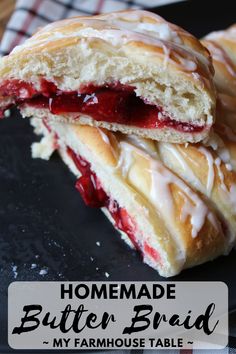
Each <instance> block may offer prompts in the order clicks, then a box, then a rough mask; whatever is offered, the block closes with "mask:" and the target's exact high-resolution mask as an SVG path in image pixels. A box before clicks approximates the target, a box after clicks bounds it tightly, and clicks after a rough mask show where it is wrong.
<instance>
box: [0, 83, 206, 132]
mask: <svg viewBox="0 0 236 354" xmlns="http://www.w3.org/2000/svg"><path fill="white" fill-rule="evenodd" d="M134 90H135V87H132V86H128V85H123V84H120V83H113V84H109V85H104V86H94V85H92V84H90V85H86V86H83V87H81V88H80V92H77V91H70V92H64V91H61V90H59V89H58V88H57V87H56V85H55V84H54V83H52V82H49V81H46V80H44V79H42V80H41V89H40V91H37V90H36V89H35V88H34V86H33V84H30V83H27V82H24V81H20V80H5V82H3V83H2V84H1V85H0V96H5V97H6V96H9V97H14V103H15V104H17V105H21V104H26V105H29V106H32V107H35V108H46V109H48V110H49V111H50V112H51V113H52V114H55V115H59V114H63V113H77V114H78V116H77V118H79V115H80V114H83V115H88V116H90V117H92V118H93V119H94V120H96V121H105V122H108V123H118V124H126V125H131V126H136V127H139V128H146V129H151V128H158V129H161V128H164V127H171V128H173V129H175V130H177V131H181V132H191V133H197V132H201V131H202V130H203V129H204V128H205V126H197V125H192V124H190V123H183V122H178V121H176V120H174V119H171V117H170V116H169V115H168V114H167V113H165V112H164V111H163V109H162V107H160V106H156V105H152V104H149V103H148V102H145V101H144V100H143V99H142V98H140V97H138V96H136V94H135V91H134ZM7 108H8V107H4V109H7ZM2 113H3V112H2ZM73 119H75V120H76V117H74V118H73Z"/></svg>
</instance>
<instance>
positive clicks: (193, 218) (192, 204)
mask: <svg viewBox="0 0 236 354" xmlns="http://www.w3.org/2000/svg"><path fill="white" fill-rule="evenodd" d="M120 147H121V155H120V159H119V161H118V166H119V168H121V170H122V174H123V176H124V177H126V176H127V173H128V171H129V169H130V167H131V166H132V163H133V157H132V153H133V151H136V152H137V153H139V154H141V155H143V156H144V157H145V158H148V160H149V161H150V168H149V169H148V171H149V173H150V175H151V190H150V198H151V200H152V202H153V204H154V205H155V206H156V208H157V209H158V211H159V212H160V213H161V214H162V215H163V216H164V218H165V219H167V220H169V223H170V225H171V224H173V220H174V219H175V217H174V216H173V213H174V202H173V197H172V194H171V190H170V185H171V184H175V185H177V186H178V187H179V189H180V190H181V192H182V195H183V197H184V199H185V205H184V206H183V209H182V212H181V217H180V221H181V222H184V221H185V220H186V218H187V217H190V222H191V225H192V237H193V238H194V237H196V236H197V235H198V233H199V231H200V230H201V229H202V227H203V225H204V223H205V220H206V218H208V219H209V215H210V214H211V212H210V211H209V209H208V208H207V206H206V205H205V204H204V202H203V201H202V200H201V199H200V198H199V196H198V195H197V194H196V193H194V191H193V190H191V189H190V188H189V187H188V186H187V185H186V184H185V183H184V181H182V180H181V179H180V178H179V177H178V176H176V175H175V174H174V173H172V172H171V171H170V170H168V169H167V168H166V167H165V166H164V165H163V164H162V163H161V162H160V161H158V160H157V159H153V158H151V157H150V156H149V155H147V154H146V153H145V152H144V151H142V150H140V149H138V148H136V147H135V146H133V145H131V144H130V143H127V142H123V141H122V142H121V143H120ZM209 220H210V219H209ZM211 220H213V221H214V222H213V225H214V227H215V228H216V230H217V231H218V230H219V225H218V224H217V220H215V217H214V216H213V215H212V216H211Z"/></svg>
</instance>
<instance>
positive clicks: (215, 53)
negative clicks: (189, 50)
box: [207, 41, 236, 78]
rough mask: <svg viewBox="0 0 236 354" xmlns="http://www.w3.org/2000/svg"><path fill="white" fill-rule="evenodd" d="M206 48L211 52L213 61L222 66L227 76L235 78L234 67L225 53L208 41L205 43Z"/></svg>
mask: <svg viewBox="0 0 236 354" xmlns="http://www.w3.org/2000/svg"><path fill="white" fill-rule="evenodd" d="M207 48H208V49H209V51H210V52H211V55H212V57H213V59H214V60H215V61H218V62H220V63H222V64H224V66H225V68H226V70H227V71H228V72H229V74H231V75H232V76H233V77H235V78H236V71H235V68H234V65H233V63H232V61H231V59H230V58H229V56H228V55H227V54H226V52H225V51H224V50H223V49H222V48H221V47H220V46H219V45H217V44H216V43H213V42H210V41H208V42H207Z"/></svg>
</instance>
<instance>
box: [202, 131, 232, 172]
mask: <svg viewBox="0 0 236 354" xmlns="http://www.w3.org/2000/svg"><path fill="white" fill-rule="evenodd" d="M205 145H206V146H210V147H211V148H212V149H213V150H214V151H215V152H216V153H217V155H218V156H219V158H220V159H221V160H222V161H223V162H224V163H225V164H226V165H227V169H228V170H232V166H231V156H230V152H229V150H228V149H227V147H226V146H225V143H224V141H223V139H222V138H221V137H220V136H219V135H218V134H216V133H215V132H214V133H212V134H211V135H210V137H209V138H208V139H207V141H205Z"/></svg>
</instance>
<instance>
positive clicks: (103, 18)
mask: <svg viewBox="0 0 236 354" xmlns="http://www.w3.org/2000/svg"><path fill="white" fill-rule="evenodd" d="M212 77H213V69H212V63H211V58H210V55H209V52H208V50H207V49H206V48H205V47H204V46H203V45H202V44H201V43H200V42H199V41H198V40H197V39H196V38H195V37H194V36H192V35H191V34H189V33H188V32H186V31H184V30H183V29H181V28H180V27H178V26H175V25H173V24H171V23H169V22H167V21H165V20H164V19H163V18H161V17H159V16H158V15H155V14H153V13H150V12H146V11H139V10H134V11H124V12H116V13H109V14H104V15H98V16H93V17H75V18H71V19H67V20H63V21H59V22H55V23H52V24H50V25H47V26H46V27H44V28H42V29H40V30H39V31H38V32H37V33H36V34H34V35H33V36H32V37H31V38H30V39H28V40H27V41H26V42H25V43H24V44H22V45H20V46H18V47H16V48H15V49H14V50H13V51H12V52H11V53H10V55H8V56H6V57H4V58H2V59H1V60H0V109H1V111H2V112H4V110H5V109H6V108H8V107H10V106H11V105H14V104H16V105H18V106H19V108H20V110H21V112H22V115H23V116H24V117H26V116H27V117H28V116H31V115H32V113H33V111H34V110H35V109H37V111H38V113H37V116H38V117H44V116H45V115H47V116H48V115H50V119H55V121H59V122H60V121H63V122H70V123H75V124H83V125H91V126H98V127H103V128H106V129H109V130H112V131H120V132H122V133H125V134H135V135H139V136H143V137H147V138H151V139H154V140H161V141H169V142H179V143H181V142H197V141H200V140H202V139H204V138H206V137H207V136H208V134H209V131H210V128H211V126H212V124H213V122H214V115H215V91H214V87H213V84H212Z"/></svg>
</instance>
